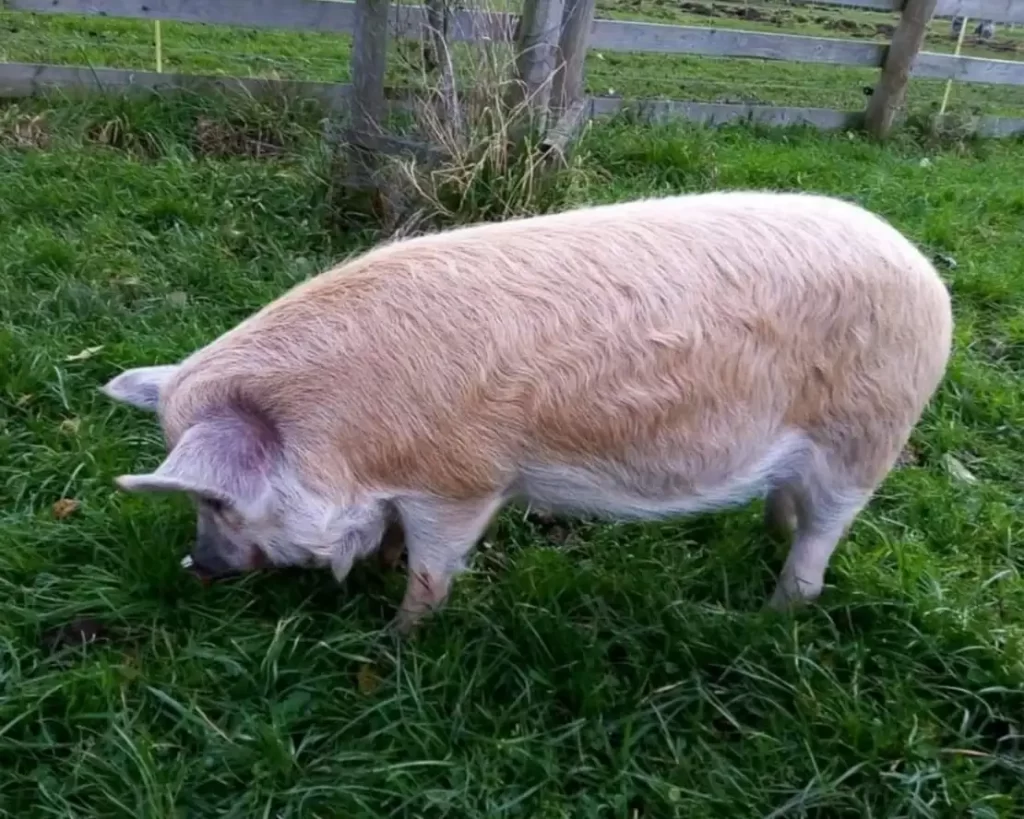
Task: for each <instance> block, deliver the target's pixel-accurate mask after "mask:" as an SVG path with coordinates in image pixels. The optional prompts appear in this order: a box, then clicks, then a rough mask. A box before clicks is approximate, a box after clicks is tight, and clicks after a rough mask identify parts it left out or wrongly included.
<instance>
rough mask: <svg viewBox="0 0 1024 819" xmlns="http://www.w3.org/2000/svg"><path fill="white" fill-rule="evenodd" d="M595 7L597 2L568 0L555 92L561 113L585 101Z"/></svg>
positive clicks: (563, 14)
mask: <svg viewBox="0 0 1024 819" xmlns="http://www.w3.org/2000/svg"><path fill="white" fill-rule="evenodd" d="M596 6H597V0H565V10H564V12H563V13H562V36H561V39H560V40H559V41H558V50H559V65H558V73H557V74H556V75H555V82H554V89H553V90H552V97H553V99H554V105H555V106H557V108H558V109H559V110H560V111H564V110H565V109H566V108H569V107H570V106H572V104H573V103H576V102H579V101H580V100H582V99H583V63H584V60H586V58H587V45H588V43H589V42H590V30H591V28H593V25H594V9H595V7H596Z"/></svg>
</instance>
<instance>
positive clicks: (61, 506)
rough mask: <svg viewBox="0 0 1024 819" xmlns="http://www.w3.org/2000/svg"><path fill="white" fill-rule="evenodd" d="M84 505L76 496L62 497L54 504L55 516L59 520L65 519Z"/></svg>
mask: <svg viewBox="0 0 1024 819" xmlns="http://www.w3.org/2000/svg"><path fill="white" fill-rule="evenodd" d="M81 505H82V502H81V501H77V500H75V499H74V498H61V499H60V500H59V501H57V502H56V503H55V504H54V505H53V516H54V517H55V518H57V520H64V519H65V518H67V517H70V516H71V515H73V514H74V513H75V511H76V510H77V509H78V507H79V506H81Z"/></svg>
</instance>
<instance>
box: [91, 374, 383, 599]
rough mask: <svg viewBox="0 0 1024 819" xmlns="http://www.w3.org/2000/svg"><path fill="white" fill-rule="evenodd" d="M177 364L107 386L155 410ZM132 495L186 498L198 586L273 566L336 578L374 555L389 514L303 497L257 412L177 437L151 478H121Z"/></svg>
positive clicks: (190, 563)
mask: <svg viewBox="0 0 1024 819" xmlns="http://www.w3.org/2000/svg"><path fill="white" fill-rule="evenodd" d="M176 371H177V367H176V366H159V367H140V368H137V369H133V370H127V371H126V372H124V373H122V374H121V375H118V376H117V377H115V378H114V379H112V380H111V381H110V382H108V383H107V384H106V385H105V386H104V387H103V392H104V393H105V394H106V395H108V396H109V397H111V398H113V399H115V400H117V401H121V402H124V403H127V404H130V405H132V406H135V407H138V408H140V409H145V410H149V411H151V412H159V410H160V408H161V396H162V395H163V393H164V392H165V387H166V386H167V385H168V384H170V383H171V381H172V379H173V377H174V375H175V373H176ZM117 484H118V486H119V487H120V488H121V489H123V490H125V491H128V492H185V493H187V494H188V495H189V496H190V497H191V498H192V500H193V502H194V503H195V506H196V510H197V518H198V520H197V525H196V540H195V546H194V548H193V551H192V554H191V555H190V556H189V557H188V558H186V560H185V561H184V562H183V565H185V566H187V567H188V568H189V569H190V570H191V571H192V572H193V573H195V574H196V575H198V576H200V577H201V578H204V579H214V578H217V577H223V576H226V575H231V574H237V573H242V572H250V571H254V570H257V569H261V568H265V567H269V566H308V567H320V566H323V567H330V568H331V569H332V570H333V572H334V574H335V575H336V576H337V577H338V578H339V580H340V579H342V578H344V576H345V575H347V574H348V571H349V569H350V568H351V566H352V563H353V562H354V561H355V560H356V559H359V558H361V557H364V556H366V555H367V554H369V553H370V552H373V551H374V550H375V549H376V548H377V546H378V545H379V542H380V537H381V535H382V534H383V531H384V528H385V526H386V524H387V516H386V513H385V507H384V505H383V504H382V503H380V502H379V501H374V500H367V501H365V502H359V503H349V504H345V505H343V506H341V505H338V504H336V503H332V502H330V501H328V500H327V499H325V498H324V497H322V496H320V495H319V494H317V493H314V492H311V491H309V490H308V489H307V488H306V487H305V486H304V485H303V482H302V481H301V480H300V478H299V476H298V475H297V473H296V472H295V470H294V469H293V467H292V466H291V464H290V462H289V459H288V457H287V452H286V449H285V444H284V439H283V437H282V436H281V434H280V431H279V430H278V429H277V427H276V425H275V424H274V423H273V422H272V421H271V420H270V419H269V418H267V417H266V416H265V415H264V414H262V413H260V412H259V411H258V410H254V409H252V408H243V407H241V406H238V405H228V406H221V407H217V408H216V409H213V410H209V411H207V412H204V413H203V414H202V415H201V417H200V418H199V419H198V420H196V421H195V422H194V423H192V424H191V425H190V426H189V427H188V428H187V429H185V431H184V432H183V433H181V434H180V435H179V436H178V437H177V440H176V441H175V442H174V445H173V447H172V449H171V451H170V453H169V454H168V455H167V457H166V458H165V459H164V462H163V463H162V464H160V466H159V467H158V468H157V469H156V471H154V472H151V473H149V474H144V475H122V476H121V477H119V478H118V479H117Z"/></svg>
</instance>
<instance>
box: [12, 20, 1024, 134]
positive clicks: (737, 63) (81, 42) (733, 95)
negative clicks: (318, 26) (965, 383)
mask: <svg viewBox="0 0 1024 819" xmlns="http://www.w3.org/2000/svg"><path fill="white" fill-rule="evenodd" d="M500 3H501V0H495V1H494V2H491V1H490V0H485V1H484V2H478V3H476V4H469V7H474V6H475V7H478V8H480V7H482V8H493V7H496V6H497V7H500ZM509 3H510V4H511V5H513V6H514V5H515V2H514V0H509ZM598 13H599V15H600V16H602V17H617V18H623V19H632V20H642V21H650V22H658V23H675V24H680V25H691V26H694V25H697V26H714V27H718V28H742V29H747V30H751V31H769V32H783V33H792V34H807V35H813V36H824V37H836V38H843V39H851V38H852V39H859V40H873V41H877V42H887V41H888V40H889V39H891V36H892V29H893V26H894V25H895V22H896V19H897V18H896V16H895V15H893V14H882V13H876V12H871V11H864V10H857V9H848V8H846V9H844V8H837V7H828V6H821V7H814V6H792V5H789V4H787V3H783V2H778V0H767V2H754V3H739V2H710V1H709V2H689V1H688V0H682V2H668V0H600V2H599V3H598ZM969 28H972V27H969ZM162 36H163V46H164V66H165V70H167V71H179V72H184V73H215V74H221V73H228V74H233V75H237V76H260V77H277V78H285V79H311V80H330V81H344V80H346V79H347V78H348V70H349V45H350V38H349V37H347V36H338V35H334V34H319V33H309V32H289V31H273V30H267V29H251V30H240V29H230V28H225V27H222V26H198V25H192V24H182V23H165V24H164V25H163V33H162ZM954 44H955V41H954V40H953V39H951V38H950V36H949V21H948V20H936V21H934V22H933V23H932V25H931V27H930V30H929V35H928V38H927V42H926V46H925V47H926V49H928V50H931V51H952V50H953V47H954ZM406 45H409V44H408V43H407V44H406ZM413 51H415V48H407V47H402V46H395V54H394V57H393V58H392V59H391V60H390V62H389V70H390V73H391V77H390V79H391V81H392V82H395V83H399V82H402V81H407V80H408V78H409V75H410V57H411V54H412V52H413ZM1022 52H1024V34H1022V31H1021V30H1020V29H1006V28H1005V27H1002V28H1000V29H999V30H998V31H997V35H996V37H995V38H994V39H993V40H992V41H989V42H980V41H977V39H976V38H975V37H973V35H972V36H968V37H967V39H966V41H965V45H964V52H963V53H964V54H967V55H971V56H979V57H989V58H997V59H1011V60H1012V59H1020V58H1021V54H1022ZM154 59H155V58H154V44H153V25H152V23H149V22H144V21H138V20H119V19H107V18H102V17H76V16H65V15H55V16H47V15H29V14H22V13H12V12H7V13H4V12H2V11H0V60H2V61H26V62H47V63H56V64H72V65H93V66H107V67H117V68H137V69H150V70H152V68H153V66H154ZM586 68H587V84H588V90H589V91H590V92H591V93H593V94H601V95H621V96H626V97H632V98H665V99H682V100H705V101H716V102H747V103H762V104H774V105H807V106H817V107H824V108H840V109H843V110H851V111H857V110H862V109H863V108H864V106H865V105H866V102H867V98H866V96H865V94H864V89H865V88H866V87H867V88H870V87H873V86H874V84H875V82H876V80H877V77H878V71H877V69H864V68H849V67H840V66H830V65H815V64H806V63H786V62H770V63H768V62H766V61H764V60H738V59H715V58H708V57H695V56H685V55H679V56H675V55H662V54H642V53H632V52H626V53H622V52H615V53H611V52H609V53H601V52H600V51H596V50H595V51H592V52H591V53H590V54H589V55H588V59H587V67H586ZM944 88H945V83H944V82H936V81H930V80H915V81H913V82H912V84H911V92H910V94H909V98H908V105H909V107H910V108H911V109H912V110H914V111H930V110H934V109H936V108H937V107H938V104H939V100H940V99H941V98H942V94H943V90H944ZM949 110H951V111H954V112H962V113H982V114H1002V115H1016V116H1024V87H1020V86H1017V87H1015V86H999V85H964V84H959V85H956V86H954V90H953V93H952V95H951V98H950V109H949Z"/></svg>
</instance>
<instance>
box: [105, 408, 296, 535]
mask: <svg viewBox="0 0 1024 819" xmlns="http://www.w3.org/2000/svg"><path fill="white" fill-rule="evenodd" d="M280 453H281V448H280V441H279V440H278V438H277V435H276V433H275V432H274V430H273V429H272V428H271V427H270V426H269V425H267V424H266V423H264V422H263V421H261V420H259V419H257V418H254V417H251V416H249V415H242V414H231V415H226V416H223V417H220V418H216V419H213V420H209V421H202V422H200V423H198V424H196V425H195V426H192V427H190V428H189V429H188V430H187V431H186V432H185V434H184V435H182V437H181V440H179V441H178V443H177V445H176V446H175V447H174V449H173V450H172V451H171V453H170V455H168V456H167V459H166V460H165V461H164V462H163V463H162V464H160V466H159V467H158V468H157V470H156V471H155V472H152V473H150V474H148V475H122V476H121V477H120V478H118V479H117V485H118V486H119V487H121V489H123V490H125V491H126V492H188V493H190V494H192V495H196V496H198V497H200V498H203V499H206V500H212V501H217V502H220V503H223V504H227V505H229V506H231V507H233V508H235V509H237V510H238V511H239V512H241V513H242V514H244V515H246V516H258V515H260V514H261V513H262V512H264V511H265V510H266V506H267V504H268V502H269V500H270V495H271V488H272V487H271V476H272V475H273V473H274V472H275V471H276V469H277V467H278V465H279V463H280V457H281V455H280Z"/></svg>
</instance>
